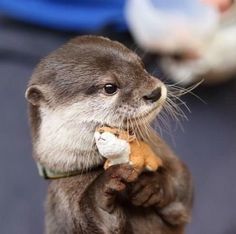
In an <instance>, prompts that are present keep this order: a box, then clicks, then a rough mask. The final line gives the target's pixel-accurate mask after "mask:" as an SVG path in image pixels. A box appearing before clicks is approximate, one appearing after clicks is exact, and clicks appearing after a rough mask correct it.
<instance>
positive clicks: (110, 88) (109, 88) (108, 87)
mask: <svg viewBox="0 0 236 234" xmlns="http://www.w3.org/2000/svg"><path fill="white" fill-rule="evenodd" d="M103 89H104V91H105V93H106V94H108V95H113V94H115V93H116V92H117V90H118V87H117V86H116V85H115V84H105V85H104V88H103Z"/></svg>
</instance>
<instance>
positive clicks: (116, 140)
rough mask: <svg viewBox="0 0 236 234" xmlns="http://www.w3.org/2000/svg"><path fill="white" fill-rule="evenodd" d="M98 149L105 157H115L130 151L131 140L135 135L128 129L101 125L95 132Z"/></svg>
mask: <svg viewBox="0 0 236 234" xmlns="http://www.w3.org/2000/svg"><path fill="white" fill-rule="evenodd" d="M94 137H95V141H96V145H97V147H98V151H99V152H100V154H101V155H102V156H103V157H106V158H111V157H113V158H115V157H121V156H122V155H123V156H124V154H126V155H127V156H128V155H129V153H130V146H129V142H131V141H133V140H134V139H135V137H134V136H133V135H130V134H129V133H128V132H127V131H124V130H119V129H116V128H111V127H100V128H97V129H96V132H95V134H94Z"/></svg>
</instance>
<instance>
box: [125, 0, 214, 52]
mask: <svg viewBox="0 0 236 234" xmlns="http://www.w3.org/2000/svg"><path fill="white" fill-rule="evenodd" d="M126 18H127V22H128V25H129V28H130V30H131V33H132V34H133V36H134V38H135V40H136V41H137V43H138V44H139V45H140V46H141V47H142V48H143V49H145V50H148V51H152V52H162V53H173V52H175V51H185V50H190V49H191V48H192V47H197V48H201V47H202V44H203V41H204V40H206V39H207V38H208V37H210V36H211V35H212V34H213V33H214V31H215V30H216V27H217V24H218V19H219V14H218V12H217V10H216V9H214V8H212V7H210V6H208V5H206V4H204V3H202V2H201V1H200V0H174V1H173V0H128V1H127V5H126Z"/></svg>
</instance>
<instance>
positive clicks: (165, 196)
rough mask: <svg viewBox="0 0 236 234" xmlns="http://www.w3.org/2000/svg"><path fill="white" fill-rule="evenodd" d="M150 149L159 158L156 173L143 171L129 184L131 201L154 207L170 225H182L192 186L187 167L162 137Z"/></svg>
mask: <svg viewBox="0 0 236 234" xmlns="http://www.w3.org/2000/svg"><path fill="white" fill-rule="evenodd" d="M156 142H158V143H157V144H155V145H153V146H152V148H153V150H154V151H155V153H156V154H157V155H158V156H160V158H161V159H162V161H163V167H162V168H160V169H158V170H157V171H156V172H145V173H143V174H142V175H140V177H139V179H138V180H137V181H136V182H134V183H133V184H132V186H131V193H130V196H131V201H132V203H133V204H134V205H136V206H144V207H154V208H155V209H156V211H157V213H158V215H160V216H161V217H162V218H163V220H164V221H165V222H167V223H169V224H170V225H184V224H186V223H187V222H188V221H189V220H190V214H191V209H192V199H193V198H192V197H193V186H192V180H191V175H190V173H189V171H188V169H187V167H186V166H185V165H184V164H183V163H182V162H181V161H180V160H179V159H178V158H177V157H176V156H175V155H174V154H173V152H172V151H171V150H170V149H169V147H168V146H167V145H166V144H165V143H164V142H163V140H162V139H160V138H158V139H157V140H156Z"/></svg>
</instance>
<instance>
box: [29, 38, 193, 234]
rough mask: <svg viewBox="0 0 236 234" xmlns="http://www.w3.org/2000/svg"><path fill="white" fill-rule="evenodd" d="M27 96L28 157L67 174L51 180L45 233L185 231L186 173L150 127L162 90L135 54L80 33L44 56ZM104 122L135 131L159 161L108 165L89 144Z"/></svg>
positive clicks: (167, 233)
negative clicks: (143, 168)
mask: <svg viewBox="0 0 236 234" xmlns="http://www.w3.org/2000/svg"><path fill="white" fill-rule="evenodd" d="M25 95H26V98H27V100H28V103H29V119H30V125H31V130H32V144H33V156H34V158H35V160H36V161H37V162H38V163H39V164H40V165H41V166H42V167H43V168H45V169H47V170H49V171H53V172H56V173H58V174H61V175H65V176H62V178H60V179H55V180H50V182H49V186H48V195H47V200H46V216H45V223H46V224H45V232H46V233H47V234H55V233H56V234H64V233H68V234H69V233H75V234H76V233H83V234H93V233H94V234H95V233H97V234H99V233H101V234H102V233H107V234H108V233H110V234H111V233H112V234H115V233H116V234H124V233H127V234H132V233H135V234H152V233H153V234H154V233H155V234H183V233H184V232H185V227H186V224H187V223H188V222H189V220H190V217H191V209H192V197H193V195H192V194H193V192H192V190H193V189H192V187H193V186H192V180H191V175H190V172H189V171H188V169H187V167H186V166H185V164H184V163H183V162H182V161H181V160H180V159H179V158H178V157H176V156H175V154H174V153H173V152H172V150H171V149H170V148H169V147H168V145H167V144H166V143H165V142H164V141H163V140H162V139H161V138H160V137H159V135H158V134H156V133H155V132H153V131H152V130H150V124H151V122H152V121H153V119H154V118H155V116H156V115H157V114H158V113H159V112H160V111H161V109H162V107H163V105H164V104H165V99H166V96H167V89H166V86H165V85H164V83H162V82H161V81H160V80H159V79H157V78H154V77H152V76H151V75H150V74H149V73H148V72H147V71H146V70H145V68H144V65H143V63H142V61H141V59H140V58H139V57H138V56H137V55H136V54H135V53H133V52H132V51H130V50H129V49H128V48H126V47H125V46H123V45H122V44H120V43H119V42H115V41H112V40H109V39H107V38H104V37H97V36H81V37H77V38H75V39H72V40H71V41H69V42H68V43H67V44H65V45H64V46H62V47H61V48H59V49H57V50H56V51H55V52H52V53H51V54H50V55H49V56H47V57H46V58H45V59H42V61H41V62H40V63H39V65H38V66H37V67H36V69H35V71H34V72H33V75H32V77H31V79H30V81H29V84H28V87H27V90H26V94H25ZM103 124H105V125H107V126H112V127H118V128H123V129H132V131H133V132H135V133H136V134H137V135H139V136H140V137H142V139H143V140H145V141H146V142H148V143H149V144H150V145H151V147H152V150H153V151H154V152H155V153H156V155H158V156H159V157H160V158H161V160H162V163H163V165H162V168H160V169H158V170H157V171H155V172H143V173H142V174H141V175H138V174H137V173H136V172H135V170H134V169H133V168H132V166H130V165H128V164H120V165H114V166H111V167H109V168H108V169H107V170H104V169H103V164H104V158H102V157H101V155H100V154H99V152H98V150H97V149H96V147H95V141H94V132H95V129H96V128H97V127H99V126H101V125H103ZM148 126H149V127H148ZM147 129H149V132H148V133H147ZM146 133H147V134H146ZM66 175H73V176H66Z"/></svg>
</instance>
